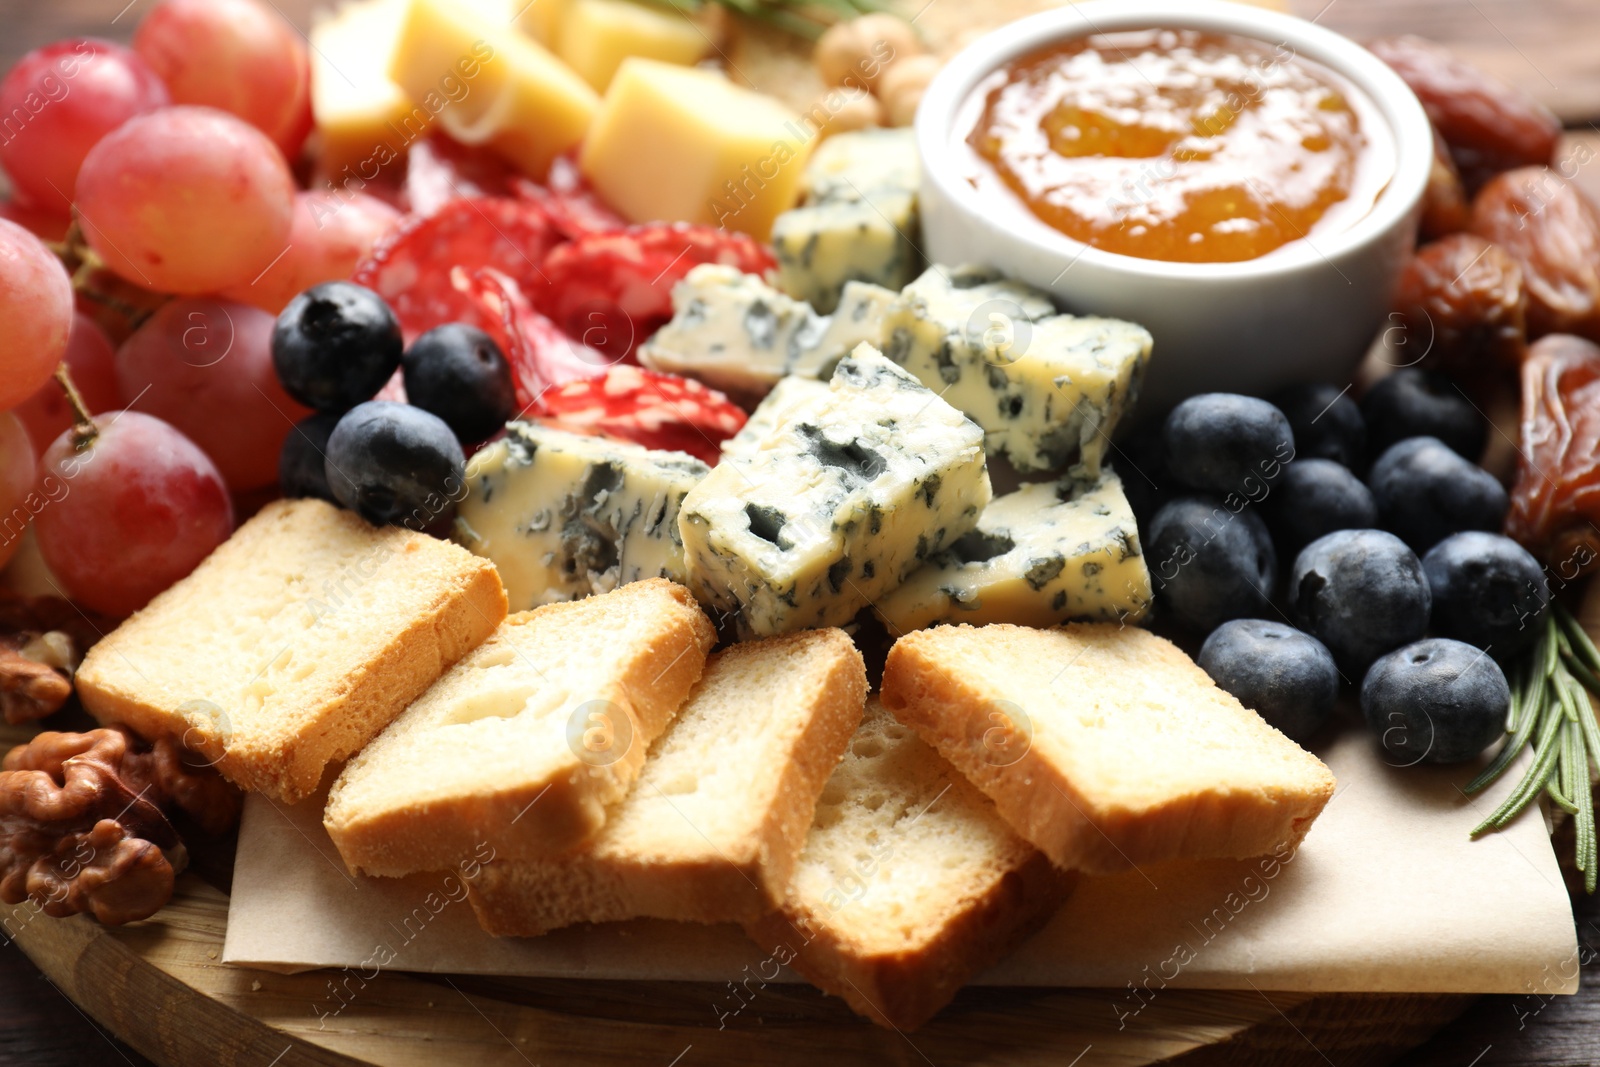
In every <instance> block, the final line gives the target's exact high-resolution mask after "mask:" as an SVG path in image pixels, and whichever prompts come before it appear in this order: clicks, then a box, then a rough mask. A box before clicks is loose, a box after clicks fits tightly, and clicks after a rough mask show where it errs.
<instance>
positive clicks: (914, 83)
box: [877, 55, 944, 126]
mask: <svg viewBox="0 0 1600 1067" xmlns="http://www.w3.org/2000/svg"><path fill="white" fill-rule="evenodd" d="M943 65H944V64H942V63H941V62H940V61H939V59H938V57H937V56H929V55H921V56H907V57H906V58H904V59H899V60H896V61H895V62H893V63H891V64H890V65H889V69H888V70H886V71H884V72H883V77H882V78H880V79H879V81H878V89H877V92H878V99H879V100H881V101H882V102H883V110H884V114H885V115H887V116H888V119H889V125H891V126H909V125H911V122H912V120H913V119H915V118H916V117H917V105H918V104H920V103H922V94H923V92H924V91H926V90H927V88H928V83H929V82H931V81H933V76H934V75H935V74H937V73H939V68H940V67H942V66H943Z"/></svg>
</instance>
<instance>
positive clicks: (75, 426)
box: [0, 0, 397, 615]
mask: <svg viewBox="0 0 1600 1067" xmlns="http://www.w3.org/2000/svg"><path fill="white" fill-rule="evenodd" d="M0 115H4V116H7V122H6V123H5V125H4V128H3V129H0V169H3V170H4V172H5V176H6V178H7V179H9V184H10V187H11V190H12V197H13V199H12V200H11V201H9V202H6V203H4V204H0V323H4V324H5V329H4V330H0V566H4V565H5V564H6V563H7V562H8V561H9V560H10V558H11V557H12V555H13V554H14V553H15V552H16V551H17V549H18V547H19V546H20V545H21V544H22V541H23V536H24V531H25V530H27V529H28V528H30V527H31V529H32V532H33V534H34V536H35V537H36V539H37V542H38V549H39V553H40V555H41V556H42V557H43V560H44V562H45V564H46V565H47V566H48V568H49V572H50V575H49V577H50V579H51V580H52V581H53V582H55V583H56V584H57V587H58V589H59V591H60V592H61V594H62V595H64V596H69V597H71V598H72V599H74V600H76V601H78V602H80V603H81V604H83V605H85V606H86V607H89V608H92V609H95V610H98V611H100V612H103V613H106V614H110V615H125V614H128V613H130V612H132V611H134V610H136V609H138V608H139V607H141V606H143V605H144V604H145V603H146V602H148V600H149V599H150V598H151V597H152V596H154V595H155V594H156V593H158V592H160V591H161V590H163V589H165V588H166V587H167V586H169V585H171V584H172V582H174V581H176V580H177V579H178V578H180V577H182V576H183V575H184V574H187V573H188V572H189V571H190V570H191V569H193V567H194V566H195V565H196V564H198V563H199V561H200V560H201V559H203V558H204V557H205V556H206V555H207V554H208V553H209V552H210V551H211V550H212V549H213V548H215V547H216V546H217V545H218V544H219V543H221V541H222V540H224V539H225V538H226V537H227V536H228V535H229V533H230V532H231V531H232V529H233V522H234V509H235V506H236V505H238V506H242V507H249V506H251V505H252V504H254V503H257V502H259V500H260V499H263V498H264V495H265V494H270V492H271V491H272V487H273V486H274V484H275V483H276V480H277V459H278V453H279V451H280V449H281V446H282V443H283V440H284V438H285V437H286V436H287V435H288V433H289V431H290V430H291V428H292V427H293V425H294V423H295V422H296V421H298V420H299V419H301V418H303V417H305V416H306V415H307V414H308V412H307V411H306V409H304V408H302V407H301V406H299V405H298V404H296V403H294V402H293V401H292V400H291V399H290V398H289V397H288V396H287V395H286V394H285V393H284V391H283V389H282V387H281V386H280V385H279V384H278V380H277V377H276V375H275V374H274V372H273V368H272V361H271V354H270V338H271V333H272V326H273V322H274V319H275V316H276V315H277V313H278V312H279V311H280V310H281V309H282V307H283V306H284V305H285V304H286V303H288V301H289V298H290V297H292V296H293V295H294V294H295V293H298V292H299V291H301V290H302V289H305V288H307V287H309V286H311V285H314V284H316V283H318V282H323V281H329V280H333V279H336V278H344V277H347V276H348V275H349V274H350V272H351V270H352V269H353V268H354V266H355V264H356V262H357V261H359V260H360V259H361V258H362V257H363V256H365V255H366V254H367V253H368V252H369V251H370V250H371V247H372V245H373V243H374V242H375V241H376V240H377V238H378V237H379V236H380V235H381V234H382V233H383V232H384V231H385V230H387V229H388V228H389V226H390V225H391V224H392V223H393V222H394V220H395V219H396V218H397V213H396V212H395V211H394V210H393V209H392V208H390V207H388V206H387V205H386V204H384V203H382V202H381V201H379V200H377V199H375V198H373V197H370V196H364V195H361V194H359V193H342V194H340V195H338V196H333V195H332V194H328V193H313V192H306V191H302V190H301V189H300V188H299V186H298V183H297V182H296V179H295V175H294V170H293V167H292V164H294V163H295V162H297V161H298V159H299V157H300V155H301V153H302V151H303V148H304V145H305V142H306V138H307V136H308V134H309V133H310V132H311V127H312V116H311V66H310V61H309V56H308V54H307V48H306V45H305V42H304V40H303V38H302V37H301V36H300V34H299V33H298V31H296V30H295V29H294V28H293V27H292V26H290V25H289V24H288V23H287V22H286V21H285V20H284V18H283V17H282V16H281V15H280V14H279V13H278V12H277V11H276V10H275V9H274V8H273V7H272V6H271V5H270V4H267V3H263V2H262V0H162V2H161V3H159V4H157V5H156V6H155V7H154V8H153V9H152V10H151V11H150V13H149V14H148V15H147V16H146V17H145V18H144V20H143V22H142V23H141V25H140V26H139V28H138V31H137V33H136V34H135V35H134V38H133V46H132V47H131V48H127V47H123V46H121V45H117V44H113V43H111V42H109V41H102V40H95V39H88V38H84V39H74V40H68V41H61V42H58V43H56V44H52V45H48V46H46V47H44V48H40V49H37V50H35V51H33V52H30V53H29V54H28V55H26V56H24V57H23V58H22V59H21V60H20V61H19V62H18V63H17V64H16V65H15V66H14V67H12V69H11V70H10V71H8V72H6V74H5V76H4V78H3V79H0ZM69 236H71V237H73V238H74V239H75V240H76V241H77V242H79V243H78V244H77V245H76V246H74V247H67V248H65V249H64V250H63V251H62V252H61V253H60V254H58V252H57V251H56V250H55V249H52V248H51V247H50V246H48V245H47V244H45V243H44V242H45V241H55V242H60V241H62V240H63V239H65V238H67V237H69ZM63 259H65V262H66V263H70V264H71V265H72V266H73V268H74V269H75V270H76V271H77V273H76V274H75V275H69V273H68V270H67V268H66V267H65V266H63ZM80 263H81V264H82V266H81V268H80V266H79V265H80ZM100 271H109V272H110V273H111V274H113V275H115V276H116V277H117V278H119V279H121V282H122V283H131V286H135V287H138V288H140V289H145V290H149V291H151V292H152V293H154V294H163V295H166V296H172V297H176V299H173V300H170V301H168V302H166V303H165V304H160V306H159V307H158V308H157V310H156V311H155V312H154V313H153V314H151V315H150V316H149V317H148V318H147V319H146V320H145V321H144V322H143V323H142V324H140V325H138V326H137V328H136V329H133V330H132V331H131V333H130V332H129V329H128V326H129V325H131V324H128V323H123V324H122V325H121V328H117V326H116V325H115V324H113V328H112V329H111V331H110V332H109V333H108V331H107V330H106V329H103V328H102V324H105V323H106V321H107V320H106V317H104V316H100V315H97V314H95V312H96V311H97V309H98V308H99V307H101V306H102V305H103V304H104V301H102V302H101V304H97V303H96V302H95V301H94V300H91V299H90V297H91V296H92V295H93V291H94V290H95V287H96V280H95V279H96V278H98V277H103V275H101V274H99V273H97V272H100ZM75 283H76V284H75ZM75 289H76V290H77V291H76V292H75ZM134 291H136V290H134ZM160 299H161V297H159V296H157V297H153V298H151V300H149V301H148V302H147V303H148V304H149V305H151V306H154V305H156V304H158V303H159V301H160ZM63 363H64V364H65V365H66V367H67V368H68V370H69V372H70V375H71V378H72V380H73V382H74V383H75V385H76V386H77V390H78V398H79V401H80V402H81V408H82V410H81V411H78V412H76V413H75V411H74V408H73V406H72V405H71V404H69V401H68V396H67V393H66V391H65V390H64V388H63V387H62V385H61V384H60V383H58V382H57V381H55V380H53V378H54V375H55V374H56V368H57V366H58V364H63ZM85 415H92V424H91V423H90V422H89V421H86V420H85V418H84V417H83V416H85Z"/></svg>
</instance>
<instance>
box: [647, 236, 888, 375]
mask: <svg viewBox="0 0 1600 1067" xmlns="http://www.w3.org/2000/svg"><path fill="white" fill-rule="evenodd" d="M845 289H846V291H845V293H844V296H843V298H842V299H841V300H840V303H839V307H838V310H837V311H836V313H835V314H834V315H832V316H831V317H830V316H825V315H818V314H816V313H815V312H814V311H812V309H811V307H810V305H808V304H806V303H804V302H802V301H799V300H795V299H793V298H791V297H789V296H786V295H784V294H783V293H781V292H779V291H778V290H776V289H774V288H773V287H772V286H770V285H768V284H767V283H766V282H764V281H762V280H761V279H760V278H759V277H757V276H756V275H754V274H744V273H742V272H740V271H738V270H735V269H734V268H732V267H724V266H720V265H717V264H704V265H702V266H699V267H696V268H694V270H692V271H690V272H689V274H688V276H687V277H686V278H684V280H683V281H681V282H679V283H678V284H677V285H676V286H674V287H673V290H672V306H673V312H674V314H673V317H672V321H671V322H669V323H667V325H665V326H663V327H662V328H661V329H660V330H659V331H657V332H656V334H655V336H654V337H652V338H651V339H650V341H649V342H648V343H647V344H646V345H644V346H643V348H642V349H641V351H640V354H639V359H640V362H642V363H643V364H644V365H645V366H647V367H650V368H651V369H653V370H660V371H667V372H669V373H672V374H683V375H687V376H689V377H692V378H698V379H699V380H700V381H703V382H705V383H706V384H707V385H709V386H711V387H712V388H714V389H720V390H722V391H723V392H725V393H728V394H729V395H731V396H733V397H735V398H736V399H739V400H744V401H747V402H754V401H756V400H758V399H760V398H761V397H762V396H764V395H765V394H766V393H767V391H768V390H770V389H771V388H772V387H773V386H774V385H776V384H777V382H778V380H779V379H781V378H783V377H784V376H786V375H802V376H805V377H810V378H820V377H824V376H826V375H828V374H831V373H833V368H834V367H835V366H836V365H837V364H838V362H839V360H841V359H843V358H844V357H845V356H847V355H849V354H850V353H851V352H852V351H854V349H855V347H856V345H858V344H862V343H868V344H872V345H881V344H882V343H883V327H884V321H885V319H886V317H887V314H888V310H889V307H890V306H891V305H892V304H893V303H894V302H895V300H896V299H897V296H898V294H896V293H894V292H891V291H890V290H887V289H881V288H878V287H877V286H873V285H866V284H862V283H859V282H851V283H850V284H849V285H847V286H846V287H845Z"/></svg>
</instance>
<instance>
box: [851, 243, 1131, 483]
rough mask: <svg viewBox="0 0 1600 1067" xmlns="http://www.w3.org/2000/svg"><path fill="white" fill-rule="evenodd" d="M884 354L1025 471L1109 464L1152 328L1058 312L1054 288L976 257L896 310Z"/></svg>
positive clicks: (922, 283) (934, 270) (942, 270)
mask: <svg viewBox="0 0 1600 1067" xmlns="http://www.w3.org/2000/svg"><path fill="white" fill-rule="evenodd" d="M888 330H889V333H888V341H887V342H886V343H885V346H884V350H883V352H884V355H886V356H888V357H889V358H890V359H892V360H893V361H894V362H896V363H898V364H900V365H901V366H903V367H904V368H905V369H906V370H908V371H910V372H911V373H912V374H914V375H916V376H917V377H918V378H920V379H921V380H922V381H923V382H924V383H926V384H927V385H928V386H929V387H930V388H932V389H934V390H936V391H938V392H939V394H940V395H941V396H942V397H944V399H945V400H947V401H949V402H950V403H951V404H952V405H954V406H955V407H957V408H959V409H960V410H962V411H964V412H966V413H967V415H969V416H970V417H971V418H972V419H973V420H974V421H975V422H977V423H978V425H980V426H982V427H983V429H984V432H985V434H986V435H987V447H988V448H989V450H990V451H992V452H1003V453H1004V454H1005V455H1006V457H1007V458H1008V459H1009V460H1011V462H1012V464H1013V465H1014V466H1016V467H1017V468H1018V469H1019V470H1051V469H1054V468H1059V467H1062V466H1065V465H1066V464H1067V463H1069V462H1071V461H1072V460H1074V459H1076V460H1077V461H1078V464H1079V466H1081V468H1082V469H1083V471H1084V472H1085V473H1086V474H1088V475H1091V476H1092V475H1096V474H1098V473H1099V472H1100V462H1101V460H1102V459H1103V458H1104V456H1105V451H1106V448H1107V447H1109V445H1110V442H1111V436H1110V435H1111V432H1112V430H1113V429H1115V427H1116V425H1117V422H1118V421H1119V420H1120V419H1121V418H1122V415H1123V413H1124V412H1125V411H1126V410H1127V409H1128V408H1129V407H1131V406H1132V404H1133V401H1134V399H1135V397H1136V396H1137V393H1138V387H1139V382H1140V381H1141V380H1142V378H1143V376H1144V368H1145V364H1146V363H1147V362H1148V361H1149V358H1150V334H1149V332H1148V331H1146V330H1145V329H1144V328H1143V327H1141V326H1135V325H1134V324H1132V323H1128V322H1121V321H1119V320H1117V319H1097V318H1077V317H1075V316H1072V315H1059V314H1057V313H1056V310H1055V307H1054V306H1053V305H1052V304H1051V303H1050V301H1049V299H1048V297H1046V296H1045V294H1044V293H1042V292H1040V291H1038V290H1036V289H1032V288H1030V287H1028V286H1026V285H1023V284H1022V283H1020V282H1011V281H1006V280H1004V279H1002V278H1001V277H1000V276H999V275H998V274H995V273H993V272H991V271H988V270H984V269H980V268H973V267H958V268H952V267H939V266H936V267H930V268H929V269H928V270H927V272H926V273H924V274H923V275H922V277H920V278H918V279H917V280H916V281H915V282H913V283H912V284H911V285H909V286H907V287H906V289H905V291H904V292H903V293H902V294H901V300H900V302H899V303H898V304H897V305H896V306H895V308H894V309H892V310H891V311H890V313H889V323H888Z"/></svg>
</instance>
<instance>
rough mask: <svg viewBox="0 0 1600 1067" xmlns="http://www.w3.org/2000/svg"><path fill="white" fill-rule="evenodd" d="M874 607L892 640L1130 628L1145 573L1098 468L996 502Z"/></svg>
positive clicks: (1106, 476) (1119, 499)
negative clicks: (947, 633)
mask: <svg viewBox="0 0 1600 1067" xmlns="http://www.w3.org/2000/svg"><path fill="white" fill-rule="evenodd" d="M876 607H877V613H878V616H879V617H880V618H881V619H883V621H884V623H885V624H887V625H888V627H889V632H890V633H891V634H892V635H894V636H896V637H898V636H899V635H901V634H906V633H910V632H911V631H913V630H921V629H924V628H926V627H929V626H935V625H938V624H940V623H970V624H972V625H974V626H977V625H982V624H984V623H991V622H1009V623H1016V624H1018V625H1020V626H1041V627H1042V626H1056V625H1059V624H1061V623H1064V622H1071V621H1076V622H1135V621H1137V620H1139V619H1140V618H1142V617H1143V616H1144V614H1145V612H1146V611H1147V610H1149V607H1150V572H1149V570H1148V569H1147V568H1146V566H1145V559H1144V553H1143V551H1142V550H1141V549H1140V546H1139V527H1138V524H1137V523H1136V522H1135V521H1134V517H1133V509H1132V508H1130V507H1129V506H1128V499H1127V497H1126V496H1124V495H1123V492H1122V480H1121V479H1120V478H1118V477H1117V475H1116V473H1115V472H1114V471H1112V470H1110V469H1109V468H1107V469H1105V470H1103V471H1102V472H1101V473H1100V476H1099V477H1098V478H1079V477H1072V476H1068V477H1066V478H1063V479H1062V480H1061V481H1059V482H1054V483H1051V482H1041V483H1037V484H1033V485H1024V486H1022V488H1020V489H1018V490H1017V491H1016V492H1014V493H1008V494H1006V495H1005V496H1002V497H996V498H995V500H994V502H993V503H991V504H990V505H989V506H988V507H987V508H985V509H984V512H983V515H982V516H980V517H979V519H978V528H977V529H975V530H973V531H971V532H970V533H967V534H965V535H963V536H962V537H960V538H958V539H957V540H956V541H955V542H954V543H953V544H951V546H950V547H949V548H948V549H946V550H945V551H944V552H942V553H940V554H939V555H937V556H935V557H934V558H932V559H930V560H929V561H928V563H927V566H925V567H923V568H922V569H921V570H919V571H917V572H916V573H915V574H913V575H912V576H911V577H910V578H907V579H906V581H905V583H904V584H903V585H901V586H900V587H899V588H898V589H896V590H894V592H892V593H890V594H889V595H888V596H886V597H884V598H883V599H882V600H880V601H878V603H877V605H876Z"/></svg>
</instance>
